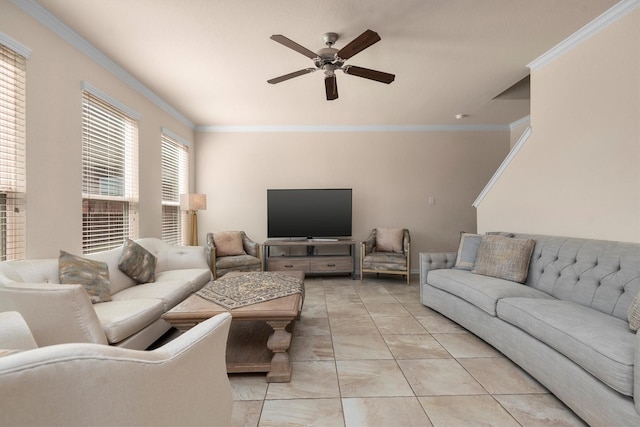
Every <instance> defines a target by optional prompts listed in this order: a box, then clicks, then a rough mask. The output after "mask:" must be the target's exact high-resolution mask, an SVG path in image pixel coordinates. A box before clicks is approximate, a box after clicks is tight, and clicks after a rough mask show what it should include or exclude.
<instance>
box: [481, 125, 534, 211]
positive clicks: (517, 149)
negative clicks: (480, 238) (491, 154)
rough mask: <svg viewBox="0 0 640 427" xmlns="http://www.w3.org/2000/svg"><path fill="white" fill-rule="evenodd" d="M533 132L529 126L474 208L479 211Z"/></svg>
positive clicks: (486, 186)
mask: <svg viewBox="0 0 640 427" xmlns="http://www.w3.org/2000/svg"><path fill="white" fill-rule="evenodd" d="M532 132H533V131H532V129H531V126H529V127H527V128H526V129H525V131H524V132H523V133H522V135H520V138H519V139H518V142H516V145H514V146H513V148H512V149H511V151H509V154H508V155H507V157H506V158H505V159H504V160H503V161H502V163H501V164H500V167H499V168H498V170H496V173H494V174H493V176H492V177H491V179H490V180H489V182H488V183H487V185H485V187H484V188H483V189H482V191H481V192H480V194H479V195H478V197H477V198H476V200H475V201H474V202H473V204H472V206H473V207H474V208H476V209H477V208H478V206H479V205H480V203H482V200H484V198H485V196H486V195H487V194H488V193H489V191H491V188H492V187H493V186H494V185H495V183H496V182H498V179H500V176H501V175H502V174H503V173H504V171H505V170H506V169H507V167H509V164H510V163H511V161H512V160H513V159H514V158H515V157H516V155H517V154H518V151H520V149H521V148H522V146H523V145H524V143H525V142H527V139H529V137H530V136H531V133H532Z"/></svg>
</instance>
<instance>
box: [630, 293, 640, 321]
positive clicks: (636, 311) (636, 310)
mask: <svg viewBox="0 0 640 427" xmlns="http://www.w3.org/2000/svg"><path fill="white" fill-rule="evenodd" d="M627 319H628V320H629V329H631V330H632V331H637V330H638V329H640V292H638V293H637V294H636V297H635V298H634V299H633V301H632V302H631V305H630V306H629V311H628V312H627Z"/></svg>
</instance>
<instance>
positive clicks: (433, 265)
mask: <svg viewBox="0 0 640 427" xmlns="http://www.w3.org/2000/svg"><path fill="white" fill-rule="evenodd" d="M456 256H457V253H456V252H421V253H420V284H424V283H427V274H428V273H429V271H431V270H441V269H443V268H451V267H453V266H454V265H455V264H456Z"/></svg>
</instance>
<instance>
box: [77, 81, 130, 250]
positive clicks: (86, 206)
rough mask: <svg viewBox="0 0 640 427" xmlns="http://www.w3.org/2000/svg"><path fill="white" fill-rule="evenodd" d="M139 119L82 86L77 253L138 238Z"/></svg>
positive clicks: (93, 89) (122, 106)
mask: <svg viewBox="0 0 640 427" xmlns="http://www.w3.org/2000/svg"><path fill="white" fill-rule="evenodd" d="M139 121H140V116H139V114H137V113H135V112H134V111H133V110H131V109H129V108H128V107H126V106H124V105H123V104H120V103H119V102H117V101H116V100H114V99H113V98H110V97H108V96H106V95H105V94H103V93H102V92H100V91H99V90H97V89H95V88H94V87H92V86H91V85H89V84H87V83H86V82H83V86H82V252H83V254H89V253H95V252H102V251H105V250H109V249H113V248H116V247H118V246H120V245H122V243H123V242H124V241H125V240H126V239H127V238H129V239H137V238H138V215H139V195H138V166H139V165H138V134H139V130H138V127H139V126H138V125H139V123H138V122H139Z"/></svg>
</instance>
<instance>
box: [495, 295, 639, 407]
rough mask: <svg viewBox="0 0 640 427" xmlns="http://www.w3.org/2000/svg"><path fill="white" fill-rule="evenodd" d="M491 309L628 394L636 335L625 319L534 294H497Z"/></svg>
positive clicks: (630, 393) (503, 318)
mask: <svg viewBox="0 0 640 427" xmlns="http://www.w3.org/2000/svg"><path fill="white" fill-rule="evenodd" d="M497 313H498V317H499V318H500V319H502V320H505V321H507V322H509V323H511V324H512V325H514V326H517V327H518V328H520V329H522V330H523V331H525V332H527V333H528V334H530V335H531V336H533V337H535V338H537V339H539V340H540V341H542V342H544V343H545V344H547V345H549V346H550V347H552V348H553V349H555V350H556V351H558V352H559V353H562V354H564V355H565V356H566V357H567V358H569V359H571V360H573V361H574V362H576V363H577V364H578V365H580V366H581V367H582V368H583V369H584V370H586V371H587V372H589V373H591V374H592V375H593V376H595V377H596V378H598V379H599V380H600V381H602V382H603V383H605V384H607V385H608V386H609V387H611V388H613V389H614V390H617V391H618V392H620V393H622V394H625V395H627V396H633V363H634V361H633V357H634V348H635V342H636V336H635V333H634V332H632V331H630V330H629V325H628V323H627V322H626V321H625V320H623V319H618V318H616V317H613V316H611V315H608V314H605V313H601V312H599V311H597V310H594V309H592V308H589V307H585V306H583V305H580V304H576V303H574V302H572V301H563V300H555V299H550V300H547V299H544V300H541V299H537V298H505V299H502V300H500V301H499V302H498V308H497Z"/></svg>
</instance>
